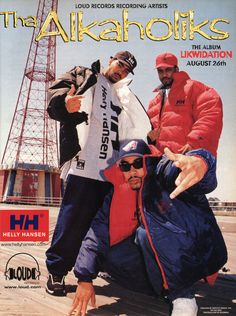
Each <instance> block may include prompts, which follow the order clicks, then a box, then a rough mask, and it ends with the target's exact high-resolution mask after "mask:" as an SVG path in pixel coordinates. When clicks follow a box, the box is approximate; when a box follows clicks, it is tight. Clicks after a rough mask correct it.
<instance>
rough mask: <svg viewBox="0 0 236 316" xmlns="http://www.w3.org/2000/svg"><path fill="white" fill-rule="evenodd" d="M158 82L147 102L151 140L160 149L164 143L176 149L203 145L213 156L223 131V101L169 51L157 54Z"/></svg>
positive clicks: (183, 150)
mask: <svg viewBox="0 0 236 316" xmlns="http://www.w3.org/2000/svg"><path fill="white" fill-rule="evenodd" d="M156 69H157V72H158V76H159V79H160V81H161V85H160V86H158V87H157V88H156V89H155V90H154V92H157V94H156V96H155V97H154V99H152V100H151V101H150V103H149V107H148V115H149V117H150V120H151V123H152V127H153V129H152V130H151V131H150V132H149V133H148V136H149V138H150V140H151V142H152V143H154V144H155V145H156V147H157V148H158V149H159V150H160V151H161V152H162V153H163V150H164V148H165V147H166V146H167V147H169V148H170V149H171V150H172V151H173V152H175V153H182V154H183V153H185V152H187V151H189V150H191V149H196V148H205V149H207V150H209V151H210V152H211V153H212V154H213V155H214V156H216V155H217V148H218V143H219V138H220V134H221V131H222V101H221V98H220V96H219V95H218V93H217V92H216V91H215V90H214V89H213V88H211V87H208V86H206V85H205V84H203V83H201V82H199V81H196V80H192V79H190V77H189V75H188V74H187V73H186V72H184V71H179V68H178V59H177V57H176V56H175V55H174V54H172V53H169V52H167V53H163V54H160V55H158V56H157V58H156Z"/></svg>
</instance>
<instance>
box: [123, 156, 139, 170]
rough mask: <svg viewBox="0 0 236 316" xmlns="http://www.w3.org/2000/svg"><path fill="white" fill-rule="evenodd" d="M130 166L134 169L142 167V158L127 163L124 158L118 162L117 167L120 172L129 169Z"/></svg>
mask: <svg viewBox="0 0 236 316" xmlns="http://www.w3.org/2000/svg"><path fill="white" fill-rule="evenodd" d="M131 166H133V167H134V168H135V169H141V168H142V167H143V158H137V159H135V160H134V161H133V162H132V163H128V162H127V161H124V160H123V161H121V162H120V163H119V167H120V170H121V171H122V172H128V171H130V169H131Z"/></svg>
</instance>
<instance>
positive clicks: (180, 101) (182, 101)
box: [176, 100, 185, 105]
mask: <svg viewBox="0 0 236 316" xmlns="http://www.w3.org/2000/svg"><path fill="white" fill-rule="evenodd" d="M184 103H185V100H176V105H184Z"/></svg>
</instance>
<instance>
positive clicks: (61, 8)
mask: <svg viewBox="0 0 236 316" xmlns="http://www.w3.org/2000/svg"><path fill="white" fill-rule="evenodd" d="M58 2H59V5H58V15H59V19H60V22H61V24H62V26H63V28H64V29H65V31H66V32H67V33H68V34H69V33H70V32H69V30H70V27H69V25H70V13H71V12H77V11H79V10H80V11H81V10H82V11H83V23H84V25H87V24H90V23H92V22H93V21H95V20H98V21H100V22H102V21H105V20H107V19H116V20H118V21H119V22H120V23H121V25H123V23H122V9H99V8H96V9H92V8H91V4H95V5H96V4H107V5H108V6H109V5H111V3H113V4H115V5H116V4H121V5H123V4H133V5H134V4H138V3H139V4H146V5H147V4H156V3H164V4H167V6H168V8H167V9H166V8H162V9H158V8H156V9H148V8H145V9H140V8H139V9H129V10H128V14H129V20H130V21H138V22H140V23H142V25H143V26H144V27H145V26H146V24H147V23H148V21H149V20H150V19H151V18H164V19H167V20H169V21H171V23H173V20H174V11H181V12H187V11H189V10H194V15H195V16H194V23H195V24H198V23H201V22H203V21H204V20H206V19H209V21H210V22H211V21H212V20H213V19H216V18H223V19H227V20H229V21H230V24H226V23H218V24H217V25H216V27H218V28H219V29H222V30H224V31H227V32H229V33H230V37H229V38H228V39H226V40H222V41H220V40H206V39H205V38H203V37H202V36H200V35H198V34H196V35H195V39H194V40H189V39H188V38H187V39H186V40H184V41H183V40H180V41H177V40H174V38H173V36H172V37H171V38H170V39H168V40H166V41H152V40H150V39H149V38H147V37H146V36H145V39H144V40H141V39H140V37H139V31H138V28H137V27H136V26H130V28H129V41H128V42H123V41H122V42H119V43H117V42H115V41H100V42H97V41H95V40H93V39H91V38H89V37H88V36H86V35H85V36H84V40H83V41H82V42H78V41H75V42H71V41H69V42H68V43H65V42H64V41H63V40H62V39H61V37H58V38H57V60H56V67H57V68H56V72H57V75H59V74H61V73H64V72H65V71H66V70H69V69H71V68H72V67H73V66H75V65H84V66H90V64H91V63H92V62H93V61H95V60H97V59H100V60H101V61H102V63H103V64H104V66H106V65H107V62H108V60H109V57H110V56H112V55H113V54H114V53H115V52H116V51H118V50H129V51H131V52H132V53H133V54H134V55H135V57H136V58H137V60H138V67H137V68H136V69H135V76H134V78H133V79H134V80H133V82H132V85H131V88H132V90H133V91H134V92H135V93H136V94H137V96H138V97H139V98H140V100H141V101H142V103H143V104H144V106H145V107H146V108H147V105H148V102H149V100H150V99H151V98H152V97H153V95H154V94H153V92H152V90H153V89H154V88H155V87H156V86H157V85H158V84H159V81H158V78H157V74H156V71H155V70H154V60H155V57H156V55H157V54H159V53H162V52H166V51H170V52H173V53H174V54H176V56H177V57H178V58H179V68H180V69H181V70H185V71H187V72H188V73H189V75H190V77H191V78H192V79H195V80H199V81H202V82H204V83H205V84H207V85H209V86H212V87H214V88H215V89H216V90H217V91H218V92H219V94H220V95H221V97H222V100H223V106H224V128H223V133H222V136H221V140H220V146H219V151H218V171H217V175H218V188H217V189H216V190H215V191H214V192H213V193H212V194H210V196H216V197H218V198H220V199H222V200H234V201H236V181H235V178H236V168H235V157H236V146H235V139H236V124H235V121H236V105H235V100H236V80H235V74H236V62H235V52H236V41H235V38H236V21H235V17H236V1H233V0H225V1H220V0H214V1H205V0H198V1H191V0H188V1H181V0H179V1H171V0H169V1H162V2H160V1H158V2H157V1H151V0H149V1H143V2H142V1H135V0H126V1H125V0H124V1H104V0H103V1H97V0H95V1H91V0H89V1H85V0H82V1H77V2H76V1H72V0H59V1H58ZM80 4H83V5H84V6H90V8H89V9H78V8H76V5H77V6H78V5H80ZM37 5H38V1H36V0H35V1H31V0H15V1H13V0H5V1H4V0H1V1H0V12H3V11H16V12H17V14H18V15H19V16H24V17H26V16H35V15H36V12H37ZM3 22H4V19H3V16H2V15H1V16H0V69H1V73H0V81H1V85H0V124H1V129H0V137H1V142H0V156H1V157H2V154H3V149H4V146H5V143H6V139H7V135H8V132H9V128H10V124H11V120H12V117H13V113H14V109H15V105H16V101H17V97H18V93H19V90H20V84H21V81H22V76H23V71H24V68H25V65H26V59H27V55H28V51H29V46H30V41H31V37H32V31H33V29H32V28H29V27H28V28H26V27H24V28H23V27H20V26H18V27H16V28H13V27H12V21H11V20H10V22H11V23H10V25H9V27H8V28H7V29H6V28H4V27H3V24H4V23H3ZM210 22H209V23H208V24H207V25H206V26H205V27H204V28H203V30H204V31H205V32H206V33H211V32H210V31H209V24H210ZM157 25H158V27H157ZM110 27H114V25H112V24H106V25H105V26H96V27H94V28H93V29H91V31H93V32H94V33H95V34H96V35H98V34H99V32H101V31H102V30H104V29H105V28H110ZM160 34H166V27H164V24H163V27H161V24H160V23H158V24H155V26H153V35H156V36H159V35H160ZM110 35H111V34H110ZM211 35H215V34H213V33H211ZM192 45H220V46H221V50H222V51H226V50H230V51H233V58H232V59H227V60H225V61H226V65H222V66H218V67H216V66H199V67H196V66H195V67H193V66H188V65H187V60H186V59H181V58H180V54H181V51H184V50H191V49H192Z"/></svg>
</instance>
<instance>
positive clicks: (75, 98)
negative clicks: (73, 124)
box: [65, 84, 84, 113]
mask: <svg viewBox="0 0 236 316" xmlns="http://www.w3.org/2000/svg"><path fill="white" fill-rule="evenodd" d="M75 92H76V89H75V86H74V85H73V84H72V86H71V88H70V91H68V93H67V96H66V99H65V101H66V109H67V112H69V113H74V112H78V111H79V110H80V107H81V100H82V99H83V98H84V97H83V96H82V95H74V94H75Z"/></svg>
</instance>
